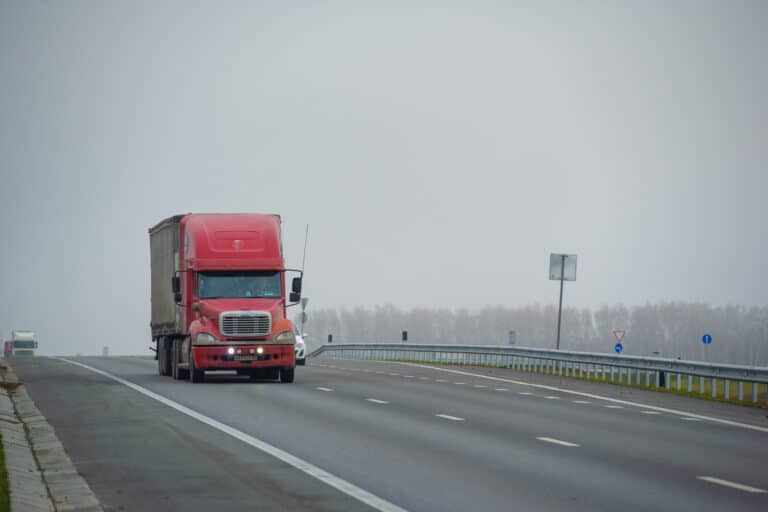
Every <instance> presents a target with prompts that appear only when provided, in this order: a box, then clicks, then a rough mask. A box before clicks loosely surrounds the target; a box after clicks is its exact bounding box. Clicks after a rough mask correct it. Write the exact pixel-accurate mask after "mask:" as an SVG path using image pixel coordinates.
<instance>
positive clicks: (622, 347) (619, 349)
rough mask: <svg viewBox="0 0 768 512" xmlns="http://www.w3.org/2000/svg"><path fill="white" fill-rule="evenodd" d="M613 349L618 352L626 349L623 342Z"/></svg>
mask: <svg viewBox="0 0 768 512" xmlns="http://www.w3.org/2000/svg"><path fill="white" fill-rule="evenodd" d="M613 350H615V351H616V353H617V354H621V351H622V350H624V345H622V344H621V343H617V344H616V345H615V346H614V347H613Z"/></svg>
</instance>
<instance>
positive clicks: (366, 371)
mask: <svg viewBox="0 0 768 512" xmlns="http://www.w3.org/2000/svg"><path fill="white" fill-rule="evenodd" d="M362 371H363V372H364V373H371V370H362Z"/></svg>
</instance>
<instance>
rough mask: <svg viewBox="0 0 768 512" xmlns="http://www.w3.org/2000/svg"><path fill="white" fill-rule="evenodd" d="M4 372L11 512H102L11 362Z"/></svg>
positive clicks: (2, 424)
mask: <svg viewBox="0 0 768 512" xmlns="http://www.w3.org/2000/svg"><path fill="white" fill-rule="evenodd" d="M2 365H3V366H4V367H5V368H4V369H2V368H0V382H1V383H2V387H1V388H0V432H2V435H3V449H4V451H5V463H6V468H7V472H8V483H9V489H10V499H11V510H12V511H25V512H26V511H28V512H38V511H46V512H47V511H54V510H67V511H77V512H100V511H102V510H103V509H102V507H101V504H100V503H99V500H98V499H97V498H96V496H95V495H94V494H93V492H92V491H91V489H90V487H89V486H88V483H87V482H86V481H85V480H84V479H83V478H82V477H81V476H80V475H79V474H78V472H77V470H76V469H75V467H74V465H73V464H72V461H71V460H70V458H69V456H68V455H67V453H66V452H65V451H64V447H63V446H62V444H61V442H60V441H59V440H58V438H57V437H56V433H55V432H54V430H53V427H51V425H50V424H49V423H48V421H47V420H46V419H45V417H43V416H42V415H41V414H40V411H39V410H38V409H37V407H36V406H35V403H34V402H33V401H32V399H31V398H30V397H29V395H28V394H27V390H26V388H25V387H24V385H23V384H22V383H20V382H19V379H18V377H17V376H16V374H15V373H14V371H13V369H12V368H11V366H10V365H9V364H8V361H7V360H6V361H4V362H3V363H2Z"/></svg>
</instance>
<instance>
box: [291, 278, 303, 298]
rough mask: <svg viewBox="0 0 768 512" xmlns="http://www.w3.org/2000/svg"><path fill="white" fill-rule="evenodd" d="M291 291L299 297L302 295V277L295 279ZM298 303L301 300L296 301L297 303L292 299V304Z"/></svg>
mask: <svg viewBox="0 0 768 512" xmlns="http://www.w3.org/2000/svg"><path fill="white" fill-rule="evenodd" d="M291 291H293V293H296V294H298V295H299V296H300V295H301V278H300V277H294V278H293V282H292V283H291ZM298 301H299V299H296V300H295V301H294V300H293V299H291V302H298Z"/></svg>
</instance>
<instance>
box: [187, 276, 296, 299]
mask: <svg viewBox="0 0 768 512" xmlns="http://www.w3.org/2000/svg"><path fill="white" fill-rule="evenodd" d="M280 283H281V280H280V273H279V272H272V271H270V272H201V273H200V274H199V277H198V288H197V290H198V296H199V297H200V298H201V299H223V298H241V299H242V298H254V299H258V298H262V299H263V298H277V297H280V296H281V286H280Z"/></svg>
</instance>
